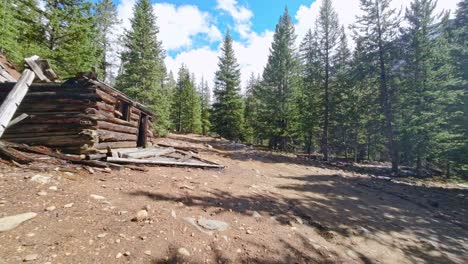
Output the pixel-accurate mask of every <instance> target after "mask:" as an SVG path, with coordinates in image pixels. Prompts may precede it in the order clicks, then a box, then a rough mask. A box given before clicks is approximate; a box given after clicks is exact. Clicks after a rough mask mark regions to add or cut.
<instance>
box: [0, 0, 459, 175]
mask: <svg viewBox="0 0 468 264" xmlns="http://www.w3.org/2000/svg"><path fill="white" fill-rule="evenodd" d="M391 1H392V0H361V1H360V9H361V15H360V16H359V17H356V22H355V23H354V24H352V25H351V26H350V27H349V28H345V26H344V25H343V24H341V22H340V20H339V17H338V15H337V13H336V11H335V5H337V4H338V3H337V1H333V0H324V1H323V3H322V5H321V7H320V10H319V15H318V18H317V20H316V22H315V23H314V24H311V25H310V29H309V31H308V32H307V34H306V35H305V37H304V38H303V39H298V38H297V35H296V33H295V25H294V23H293V18H292V17H291V15H290V13H289V11H288V8H287V7H286V8H285V9H284V12H283V13H282V14H272V16H278V19H277V21H278V22H277V24H276V28H275V29H274V36H273V42H272V43H271V46H270V48H269V56H268V61H267V63H266V65H264V68H263V73H262V74H254V73H252V74H251V76H250V77H249V81H248V82H247V83H242V81H241V70H240V66H239V63H238V60H237V58H236V53H235V50H234V48H233V39H232V37H231V33H230V32H229V31H226V32H224V34H223V35H224V37H223V41H222V44H221V45H220V48H221V51H220V56H219V61H218V64H217V71H216V72H215V78H214V79H213V80H211V79H206V78H199V79H196V78H195V76H194V75H193V74H192V72H191V69H190V68H188V67H187V66H185V65H182V67H180V69H179V71H178V72H172V71H169V70H168V69H167V67H166V65H165V63H164V59H165V57H166V51H165V49H164V46H165V43H163V42H162V41H161V40H160V37H159V33H160V32H159V26H158V19H157V17H158V10H155V9H154V8H153V6H152V2H151V1H150V0H137V1H136V3H135V5H134V6H133V15H132V18H131V19H130V27H129V29H126V30H125V32H124V33H123V34H122V35H121V36H112V35H110V34H108V32H109V29H110V28H112V27H119V26H120V23H121V21H119V19H118V16H117V9H116V6H115V3H114V1H112V0H98V1H87V0H43V1H41V2H42V3H43V6H41V7H40V6H39V1H38V0H14V1H10V0H6V1H5V0H0V24H1V25H0V53H2V54H4V55H5V56H6V57H7V58H8V59H9V60H10V61H11V62H12V63H14V64H15V65H16V66H17V67H18V68H19V69H21V68H22V67H23V59H24V58H26V57H29V56H32V55H34V54H37V55H39V56H40V57H41V58H46V59H48V60H49V62H50V63H51V66H52V67H53V68H54V70H55V72H56V73H57V74H58V76H60V78H61V79H64V80H65V79H67V78H70V77H74V76H75V74H76V73H77V72H87V71H90V70H93V71H95V72H96V74H97V76H98V78H99V79H100V80H103V81H105V82H107V83H109V84H112V85H113V86H115V87H116V88H117V89H119V90H120V91H122V92H124V93H125V94H127V95H129V96H130V97H132V98H133V99H135V100H137V101H139V102H141V103H143V104H145V105H147V106H149V108H151V110H152V111H154V113H155V117H156V118H155V122H154V133H155V135H158V136H160V137H164V136H165V135H167V134H168V133H196V134H202V135H211V136H220V137H223V138H225V139H228V140H231V141H234V142H238V143H244V144H247V145H253V146H258V147H262V148H265V149H269V150H272V151H277V152H288V153H303V155H309V156H314V157H318V159H320V160H322V161H333V160H347V161H350V162H366V161H381V162H388V163H389V164H391V168H392V171H393V173H394V174H395V175H397V174H398V173H399V171H400V169H401V167H410V168H413V169H414V170H415V171H416V172H417V175H418V176H425V175H426V174H428V173H430V171H431V170H433V169H437V170H439V171H441V172H442V174H443V175H444V176H446V177H452V176H465V177H467V174H468V0H461V1H460V2H459V4H458V8H457V10H456V12H455V13H452V14H451V13H449V12H443V13H438V12H436V11H435V8H436V5H437V1H435V0H411V4H410V5H409V6H408V7H407V8H406V9H404V10H398V9H393V8H391V7H390V2H391ZM440 1H442V0H439V2H440ZM116 42H118V44H119V45H120V46H121V47H122V49H120V50H114V48H113V47H115V45H114V44H115V43H116ZM115 55H117V56H118V58H119V60H118V61H117V62H116V61H115V60H114V59H112V57H115ZM110 68H117V69H118V71H115V72H112V71H111V70H110Z"/></svg>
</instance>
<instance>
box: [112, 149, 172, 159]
mask: <svg viewBox="0 0 468 264" xmlns="http://www.w3.org/2000/svg"><path fill="white" fill-rule="evenodd" d="M174 151H175V149H173V148H149V149H140V150H138V151H135V152H130V153H122V154H121V157H122V158H129V159H146V158H152V157H157V156H163V155H166V154H169V153H172V152H174Z"/></svg>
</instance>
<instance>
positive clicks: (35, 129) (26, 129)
mask: <svg viewBox="0 0 468 264" xmlns="http://www.w3.org/2000/svg"><path fill="white" fill-rule="evenodd" d="M84 128H90V126H88V125H80V124H43V123H41V124H22V123H19V124H17V125H15V126H12V127H9V128H7V130H6V131H5V135H7V134H21V133H46V132H60V131H77V132H79V131H80V130H81V129H84Z"/></svg>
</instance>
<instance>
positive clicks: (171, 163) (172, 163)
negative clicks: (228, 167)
mask: <svg viewBox="0 0 468 264" xmlns="http://www.w3.org/2000/svg"><path fill="white" fill-rule="evenodd" d="M107 161H108V162H113V163H121V164H148V165H166V166H184V167H197V168H216V169H222V168H224V166H223V165H215V164H208V163H193V162H177V161H162V160H161V161H158V160H153V159H125V158H113V157H107Z"/></svg>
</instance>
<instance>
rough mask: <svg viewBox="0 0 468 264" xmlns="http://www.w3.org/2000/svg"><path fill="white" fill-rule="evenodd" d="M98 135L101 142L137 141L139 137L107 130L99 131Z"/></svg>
mask: <svg viewBox="0 0 468 264" xmlns="http://www.w3.org/2000/svg"><path fill="white" fill-rule="evenodd" d="M97 135H98V137H99V142H116V141H136V140H137V137H138V136H137V135H134V134H126V133H119V132H114V131H107V130H98V131H97Z"/></svg>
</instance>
